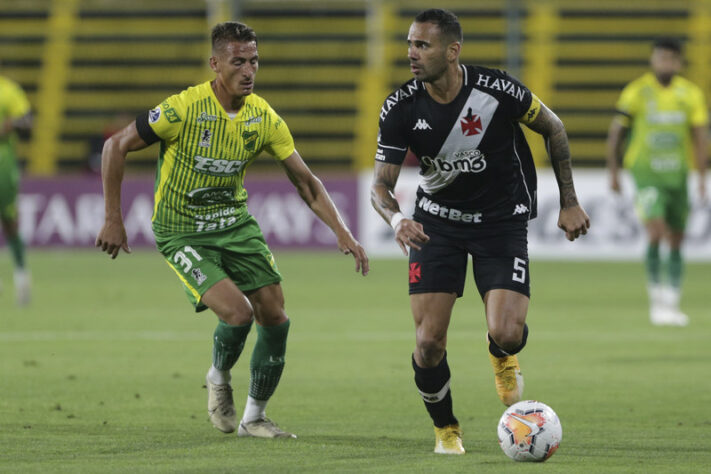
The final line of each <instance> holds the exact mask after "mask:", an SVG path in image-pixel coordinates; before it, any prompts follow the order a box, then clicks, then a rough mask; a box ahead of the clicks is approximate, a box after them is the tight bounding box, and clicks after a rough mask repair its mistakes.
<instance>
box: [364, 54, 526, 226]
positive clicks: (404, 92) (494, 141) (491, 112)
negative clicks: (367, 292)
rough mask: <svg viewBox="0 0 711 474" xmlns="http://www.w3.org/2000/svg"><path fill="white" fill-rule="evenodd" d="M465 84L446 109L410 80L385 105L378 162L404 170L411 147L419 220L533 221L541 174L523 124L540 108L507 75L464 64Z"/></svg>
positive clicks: (469, 222) (471, 222)
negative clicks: (417, 169)
mask: <svg viewBox="0 0 711 474" xmlns="http://www.w3.org/2000/svg"><path fill="white" fill-rule="evenodd" d="M461 68H462V71H463V78H464V81H463V85H462V89H461V90H460V92H459V94H458V95H457V97H456V98H455V99H454V100H453V101H452V102H450V103H448V104H440V103H438V102H435V101H434V100H433V99H432V98H431V97H430V95H429V93H428V92H427V90H426V89H425V86H424V83H423V82H422V81H417V80H415V79H411V80H410V81H408V82H406V83H405V84H403V85H402V86H401V87H400V88H399V89H397V90H396V91H395V92H393V93H392V94H391V95H390V96H388V98H387V99H386V100H385V103H384V104H383V108H382V110H381V112H380V133H379V135H378V150H377V153H376V155H375V159H376V160H378V161H382V162H385V163H393V164H397V165H399V164H402V162H403V160H404V159H405V155H406V154H407V150H408V149H410V150H411V151H412V152H413V153H414V154H415V156H417V159H418V160H419V163H420V176H421V178H420V183H419V187H418V189H417V202H416V206H415V217H416V219H417V220H419V221H421V220H428V221H430V222H432V223H442V224H444V223H449V224H456V225H465V226H467V227H471V226H481V225H485V224H486V223H491V222H501V221H507V220H527V219H532V218H533V217H535V215H536V170H535V168H534V164H533V157H532V156H531V150H530V149H529V147H528V144H527V143H526V139H525V137H524V135H523V131H522V130H521V127H520V126H519V122H524V123H530V122H532V121H533V120H534V119H535V117H536V116H537V115H538V112H539V110H540V102H539V101H538V99H537V98H536V97H535V95H533V94H532V93H531V91H529V90H528V89H527V88H526V87H525V86H524V85H523V84H521V83H520V82H519V81H517V80H516V79H514V78H512V77H511V76H509V75H508V74H506V73H505V72H503V71H500V70H496V69H489V68H485V67H479V66H461Z"/></svg>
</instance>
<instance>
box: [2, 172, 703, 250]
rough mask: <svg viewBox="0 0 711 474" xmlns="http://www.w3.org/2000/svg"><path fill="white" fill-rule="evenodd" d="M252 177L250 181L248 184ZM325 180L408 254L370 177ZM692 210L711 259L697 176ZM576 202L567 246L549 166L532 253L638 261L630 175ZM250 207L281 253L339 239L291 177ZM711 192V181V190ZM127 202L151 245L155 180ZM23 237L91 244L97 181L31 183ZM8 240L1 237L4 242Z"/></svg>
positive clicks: (692, 244)
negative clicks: (575, 226)
mask: <svg viewBox="0 0 711 474" xmlns="http://www.w3.org/2000/svg"><path fill="white" fill-rule="evenodd" d="M250 178H252V179H250ZM322 180H323V182H324V184H325V185H326V188H327V189H328V190H329V193H330V194H331V197H332V198H333V200H334V201H335V203H336V205H337V206H338V208H339V209H340V211H341V214H342V216H343V218H344V220H345V221H346V223H347V224H348V225H349V226H350V228H351V230H352V231H353V233H354V235H356V236H357V237H358V239H359V240H360V241H361V243H362V244H363V246H364V247H365V248H366V250H367V251H368V253H369V254H370V255H372V256H392V257H397V256H402V254H401V251H400V249H399V248H398V247H397V245H396V244H395V242H394V241H393V231H392V229H390V227H389V226H388V225H387V224H386V223H385V222H384V221H383V220H382V218H381V217H380V216H379V215H378V214H377V213H376V212H375V211H374V210H373V209H372V207H371V205H370V185H371V182H372V171H366V172H363V173H361V174H360V176H357V177H356V176H353V177H336V178H334V177H327V176H326V177H323V179H322ZM689 181H690V182H689V191H690V196H691V198H692V211H691V214H690V216H689V221H688V227H687V239H686V241H685V244H684V252H685V255H686V256H687V257H688V258H689V259H690V260H705V261H711V206H710V205H709V203H708V202H706V203H704V202H701V201H700V199H699V198H698V195H697V193H696V189H697V186H696V176H691V177H690V179H689ZM417 183H418V172H417V170H416V169H414V168H403V170H402V173H401V175H400V179H399V180H398V185H397V188H396V195H397V198H398V201H399V202H400V204H401V206H402V208H403V212H404V213H405V214H406V215H412V211H413V209H414V203H415V191H416V189H417ZM575 185H576V189H577V192H578V197H579V198H580V201H581V203H582V204H583V206H584V208H585V210H586V211H587V212H588V214H589V215H590V219H591V221H592V226H591V228H590V231H589V233H588V235H586V236H584V237H583V238H581V239H579V240H577V241H576V242H568V241H567V240H566V239H565V237H564V235H563V233H562V232H561V231H560V230H559V229H558V227H557V219H558V187H557V185H556V183H555V177H554V176H553V173H552V172H550V171H549V170H543V171H541V172H539V174H538V217H537V218H536V219H534V220H532V221H531V222H530V225H529V249H530V254H531V257H533V258H546V259H589V260H593V259H639V258H641V257H642V255H643V252H644V249H645V236H644V230H643V228H642V226H641V225H640V223H639V221H638V219H637V216H636V214H635V210H634V201H633V185H632V182H631V180H630V178H629V176H627V175H625V174H623V193H622V195H621V196H616V195H613V194H612V193H611V192H610V191H609V187H608V178H607V173H606V172H605V171H604V170H576V172H575ZM246 186H247V190H248V191H249V209H250V212H251V213H252V214H253V215H254V216H255V217H256V218H257V220H258V222H259V224H260V226H261V228H262V232H263V233H264V235H265V237H266V239H267V242H268V243H269V245H270V246H272V247H274V248H285V249H331V250H335V245H336V237H335V236H334V235H333V233H332V232H331V231H330V229H328V227H326V225H324V224H323V223H322V222H321V221H320V220H319V219H318V218H317V217H316V215H315V214H314V213H313V212H311V210H310V209H309V208H308V207H307V206H306V204H305V203H304V202H303V201H302V200H301V198H300V197H299V195H298V193H297V191H296V189H295V188H294V187H293V185H292V184H291V183H290V182H289V181H288V179H287V178H286V177H284V176H256V177H255V176H251V177H248V178H247V184H246ZM707 189H709V190H711V179H709V182H708V184H707ZM122 203H123V204H122V205H123V212H124V221H125V224H126V232H127V235H128V239H129V245H131V246H132V247H142V246H153V234H152V231H151V224H150V219H151V215H152V214H153V179H151V178H149V177H144V178H126V179H125V180H124V183H123V187H122ZM18 208H19V212H20V232H21V233H22V235H23V236H25V239H26V241H27V244H28V245H29V246H32V247H44V246H59V247H62V246H67V247H92V246H93V245H94V240H95V238H96V234H97V233H98V231H99V229H100V228H101V225H102V223H103V218H104V202H103V197H102V187H101V181H100V179H99V178H98V177H95V176H87V177H67V178H55V179H39V178H34V179H25V180H24V181H23V182H22V185H21V192H20V196H19V198H18ZM0 241H2V237H0Z"/></svg>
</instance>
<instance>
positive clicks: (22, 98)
mask: <svg viewBox="0 0 711 474" xmlns="http://www.w3.org/2000/svg"><path fill="white" fill-rule="evenodd" d="M31 125H32V116H31V114H30V103H29V101H28V100H27V96H26V95H25V92H24V91H23V90H22V88H21V87H20V86H19V84H17V83H15V82H14V81H12V80H10V79H7V78H5V77H2V76H0V223H1V224H2V230H3V233H4V234H5V240H6V241H7V244H8V247H9V248H10V252H11V253H12V258H13V261H14V263H15V275H14V277H15V278H14V280H15V295H16V298H17V304H19V305H21V306H24V305H26V304H28V303H29V302H30V275H29V272H28V271H27V269H26V268H25V245H24V242H23V241H22V237H21V236H20V233H19V231H18V226H17V217H18V216H17V192H18V188H19V182H20V169H19V167H18V162H17V150H16V146H17V130H29V129H30V127H31Z"/></svg>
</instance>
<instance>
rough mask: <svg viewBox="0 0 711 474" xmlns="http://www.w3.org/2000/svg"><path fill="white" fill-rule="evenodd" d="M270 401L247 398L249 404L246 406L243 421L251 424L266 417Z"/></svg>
mask: <svg viewBox="0 0 711 474" xmlns="http://www.w3.org/2000/svg"><path fill="white" fill-rule="evenodd" d="M267 402H268V400H255V399H254V398H252V397H249V396H248V397H247V404H246V405H245V406H244V415H242V421H243V422H245V423H249V422H250V421H254V420H259V419H260V418H264V417H265V416H266V409H267Z"/></svg>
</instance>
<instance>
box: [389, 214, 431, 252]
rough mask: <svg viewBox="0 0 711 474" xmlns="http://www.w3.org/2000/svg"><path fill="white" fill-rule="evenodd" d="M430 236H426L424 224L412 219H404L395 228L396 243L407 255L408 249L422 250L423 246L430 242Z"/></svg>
mask: <svg viewBox="0 0 711 474" xmlns="http://www.w3.org/2000/svg"><path fill="white" fill-rule="evenodd" d="M429 240H430V237H429V235H427V234H425V231H424V229H423V227H422V224H420V223H419V222H415V221H413V220H412V219H407V218H405V219H402V220H401V221H400V222H399V223H398V225H397V227H395V242H397V244H398V245H399V246H400V248H401V249H402V253H403V254H405V255H407V247H412V248H415V249H417V250H422V247H421V246H422V245H424V244H426V243H427V242H429Z"/></svg>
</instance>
